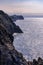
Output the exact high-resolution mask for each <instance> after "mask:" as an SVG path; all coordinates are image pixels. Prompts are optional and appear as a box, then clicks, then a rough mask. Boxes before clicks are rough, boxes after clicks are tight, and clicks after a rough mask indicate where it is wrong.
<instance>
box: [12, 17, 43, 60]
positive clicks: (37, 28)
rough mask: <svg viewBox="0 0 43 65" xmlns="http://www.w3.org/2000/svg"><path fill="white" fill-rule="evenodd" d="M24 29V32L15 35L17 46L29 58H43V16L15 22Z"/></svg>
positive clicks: (15, 44)
mask: <svg viewBox="0 0 43 65" xmlns="http://www.w3.org/2000/svg"><path fill="white" fill-rule="evenodd" d="M15 23H16V24H17V25H19V26H20V28H21V29H22V30H23V32H24V33H23V34H17V35H16V36H14V42H13V43H14V46H15V48H16V49H17V50H18V51H19V52H21V53H22V54H23V56H24V57H25V58H26V59H27V60H32V59H34V58H35V59H37V58H38V57H39V56H40V57H41V58H43V18H25V19H24V20H18V21H16V22H15Z"/></svg>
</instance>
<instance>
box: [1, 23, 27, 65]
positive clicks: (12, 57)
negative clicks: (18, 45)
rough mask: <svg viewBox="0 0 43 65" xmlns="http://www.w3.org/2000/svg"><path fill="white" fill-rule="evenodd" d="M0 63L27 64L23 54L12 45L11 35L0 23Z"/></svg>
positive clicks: (10, 64)
mask: <svg viewBox="0 0 43 65" xmlns="http://www.w3.org/2000/svg"><path fill="white" fill-rule="evenodd" d="M0 65H27V61H26V60H25V59H24V58H23V55H22V54H21V53H19V52H17V50H15V47H14V46H13V36H12V35H11V34H9V33H8V31H7V30H6V28H5V27H4V26H3V24H0Z"/></svg>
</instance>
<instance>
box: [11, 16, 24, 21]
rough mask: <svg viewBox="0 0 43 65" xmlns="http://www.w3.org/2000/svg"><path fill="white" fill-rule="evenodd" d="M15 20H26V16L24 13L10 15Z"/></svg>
mask: <svg viewBox="0 0 43 65" xmlns="http://www.w3.org/2000/svg"><path fill="white" fill-rule="evenodd" d="M10 17H11V19H12V20H13V21H16V20H24V17H23V16H22V15H12V16H10Z"/></svg>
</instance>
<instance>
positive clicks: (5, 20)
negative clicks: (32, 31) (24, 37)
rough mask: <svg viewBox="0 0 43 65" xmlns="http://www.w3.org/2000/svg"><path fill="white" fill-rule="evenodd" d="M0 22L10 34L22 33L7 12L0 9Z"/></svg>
mask: <svg viewBox="0 0 43 65" xmlns="http://www.w3.org/2000/svg"><path fill="white" fill-rule="evenodd" d="M0 23H1V24H3V25H4V26H5V28H6V29H7V31H8V32H9V33H11V34H13V33H14V32H15V33H23V31H22V30H21V29H20V27H19V26H17V25H16V24H15V23H13V21H12V19H11V18H10V16H8V14H6V13H4V12H3V11H1V10H0Z"/></svg>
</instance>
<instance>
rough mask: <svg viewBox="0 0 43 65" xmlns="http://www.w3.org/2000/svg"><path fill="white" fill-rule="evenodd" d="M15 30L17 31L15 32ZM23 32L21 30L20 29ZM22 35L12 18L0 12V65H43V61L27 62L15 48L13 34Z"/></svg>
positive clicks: (39, 59)
mask: <svg viewBox="0 0 43 65" xmlns="http://www.w3.org/2000/svg"><path fill="white" fill-rule="evenodd" d="M15 29H16V30H17V31H15ZM19 30H21V29H19ZM15 32H16V33H20V32H19V31H18V28H16V24H14V23H13V22H12V20H11V18H10V17H9V16H8V15H7V14H5V13H4V12H3V11H0V65H43V59H41V58H40V57H39V58H38V60H35V59H33V61H26V59H25V58H24V57H23V55H22V53H20V52H18V51H17V50H16V49H15V47H14V46H13V39H14V38H13V36H12V34H13V33H15Z"/></svg>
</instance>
